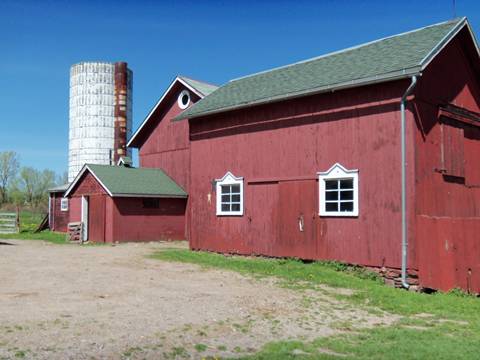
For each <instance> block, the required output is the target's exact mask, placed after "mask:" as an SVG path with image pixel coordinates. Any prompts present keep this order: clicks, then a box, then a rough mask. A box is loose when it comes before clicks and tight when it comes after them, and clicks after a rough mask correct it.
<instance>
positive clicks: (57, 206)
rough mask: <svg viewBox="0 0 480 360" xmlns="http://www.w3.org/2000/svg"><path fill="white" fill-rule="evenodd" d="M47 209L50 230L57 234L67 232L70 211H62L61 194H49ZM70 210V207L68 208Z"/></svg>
mask: <svg viewBox="0 0 480 360" xmlns="http://www.w3.org/2000/svg"><path fill="white" fill-rule="evenodd" d="M49 196H50V209H49V220H50V223H49V226H50V230H52V231H58V232H67V226H68V223H69V218H70V211H62V209H61V201H62V198H63V192H51V193H50V194H49ZM69 210H70V207H69Z"/></svg>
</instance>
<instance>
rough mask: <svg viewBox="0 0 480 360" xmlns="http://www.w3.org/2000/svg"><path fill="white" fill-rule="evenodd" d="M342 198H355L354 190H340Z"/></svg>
mask: <svg viewBox="0 0 480 360" xmlns="http://www.w3.org/2000/svg"><path fill="white" fill-rule="evenodd" d="M340 200H353V190H351V191H342V192H340Z"/></svg>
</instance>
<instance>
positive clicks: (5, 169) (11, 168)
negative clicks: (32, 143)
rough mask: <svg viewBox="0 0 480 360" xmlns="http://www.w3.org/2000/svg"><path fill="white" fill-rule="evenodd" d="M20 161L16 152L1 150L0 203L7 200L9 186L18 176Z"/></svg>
mask: <svg viewBox="0 0 480 360" xmlns="http://www.w3.org/2000/svg"><path fill="white" fill-rule="evenodd" d="M19 163H20V161H19V159H18V154H17V153H16V152H14V151H3V152H0V196H1V197H0V204H2V203H4V202H6V201H7V188H8V186H9V185H10V183H11V182H12V180H13V179H15V177H16V176H17V173H18V168H19Z"/></svg>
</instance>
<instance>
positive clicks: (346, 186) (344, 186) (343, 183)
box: [340, 179, 353, 189]
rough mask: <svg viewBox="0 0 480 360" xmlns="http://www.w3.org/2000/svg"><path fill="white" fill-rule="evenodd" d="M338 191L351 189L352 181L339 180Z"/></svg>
mask: <svg viewBox="0 0 480 360" xmlns="http://www.w3.org/2000/svg"><path fill="white" fill-rule="evenodd" d="M340 189H353V179H344V180H340Z"/></svg>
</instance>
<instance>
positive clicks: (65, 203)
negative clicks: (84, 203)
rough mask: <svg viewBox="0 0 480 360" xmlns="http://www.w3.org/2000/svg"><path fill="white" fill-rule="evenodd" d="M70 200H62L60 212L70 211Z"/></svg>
mask: <svg viewBox="0 0 480 360" xmlns="http://www.w3.org/2000/svg"><path fill="white" fill-rule="evenodd" d="M68 205H69V204H68V198H62V199H61V200H60V211H68Z"/></svg>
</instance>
